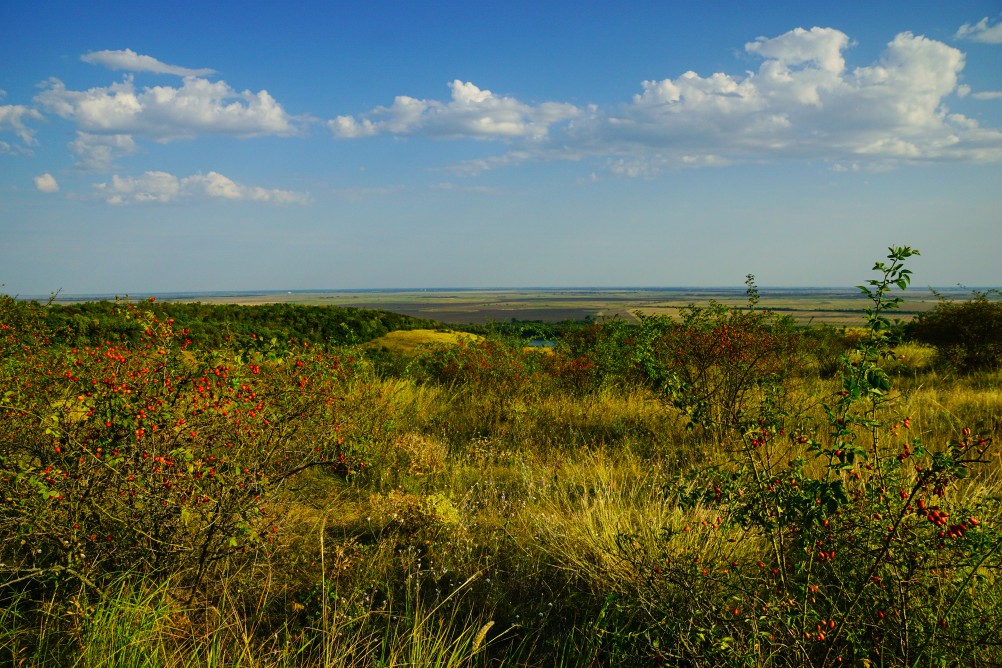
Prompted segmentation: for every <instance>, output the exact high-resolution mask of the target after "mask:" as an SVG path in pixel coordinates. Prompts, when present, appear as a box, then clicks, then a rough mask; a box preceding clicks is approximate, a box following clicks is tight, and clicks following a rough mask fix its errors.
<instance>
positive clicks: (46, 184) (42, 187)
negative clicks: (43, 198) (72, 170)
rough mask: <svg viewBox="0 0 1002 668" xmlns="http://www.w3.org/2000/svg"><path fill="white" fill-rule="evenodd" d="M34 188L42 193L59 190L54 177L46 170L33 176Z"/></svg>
mask: <svg viewBox="0 0 1002 668" xmlns="http://www.w3.org/2000/svg"><path fill="white" fill-rule="evenodd" d="M35 188H37V189H38V191H39V192H43V193H54V192H59V184H58V183H56V177H54V176H52V174H49V173H48V172H46V173H45V174H42V175H40V176H36V177H35Z"/></svg>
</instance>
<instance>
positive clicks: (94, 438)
mask: <svg viewBox="0 0 1002 668" xmlns="http://www.w3.org/2000/svg"><path fill="white" fill-rule="evenodd" d="M114 315H115V317H117V318H120V319H121V320H122V321H123V322H124V323H125V324H126V325H128V326H130V327H138V328H139V330H140V335H139V339H138V341H137V342H136V343H135V344H129V343H120V344H108V345H96V346H88V347H84V348H79V349H78V348H73V349H70V348H60V347H56V346H52V345H48V343H47V341H46V339H45V337H44V330H43V329H42V328H41V327H40V326H39V325H40V323H41V322H42V320H43V319H42V318H41V317H40V313H39V307H37V306H35V305H31V304H22V303H18V302H15V301H13V300H11V299H6V298H5V299H4V300H3V302H0V327H2V328H3V329H2V338H0V361H2V363H0V391H2V402H0V412H2V420H0V498H2V499H3V504H2V510H0V564H2V567H0V572H2V575H3V579H5V580H7V581H8V583H16V582H21V583H26V585H25V586H27V584H31V583H35V584H41V583H46V582H49V583H51V582H59V581H64V582H69V583H71V584H72V583H76V585H80V584H93V583H97V582H99V581H100V580H101V579H102V578H103V577H104V576H105V575H107V574H114V573H121V572H124V571H132V572H135V573H146V574H154V573H156V574H160V575H161V576H164V575H172V576H178V577H179V580H178V582H180V583H182V584H184V585H186V586H188V587H196V586H198V585H199V584H200V582H201V581H202V579H203V578H204V576H205V573H206V571H207V569H209V568H210V567H212V566H213V565H214V564H216V563H217V562H220V561H221V560H226V559H228V558H230V557H232V556H237V555H241V554H245V553H247V551H248V550H251V551H254V550H257V549H259V548H262V547H267V545H268V543H269V542H270V541H271V540H273V539H272V537H271V534H272V533H273V532H274V531H276V527H275V524H274V520H275V515H274V510H273V509H272V508H271V507H269V506H270V504H271V503H272V501H273V496H274V492H275V491H276V489H278V488H279V487H280V486H281V485H282V484H283V483H284V482H286V481H287V480H289V479H291V478H292V477H294V476H295V475H296V474H298V473H300V472H302V471H305V470H307V469H310V468H314V467H320V468H324V469H327V470H330V471H332V472H340V473H342V474H347V473H349V472H350V471H352V470H355V469H357V468H358V467H359V466H362V465H363V464H362V462H361V461H360V459H359V458H360V456H361V455H362V454H363V453H362V452H361V450H362V447H361V446H362V444H364V442H365V440H366V439H367V438H368V436H367V435H366V434H365V433H364V430H363V433H361V434H357V433H356V435H357V436H358V439H353V438H351V437H349V438H348V439H346V438H345V437H346V434H347V432H348V431H349V428H348V426H349V425H346V423H347V422H348V421H347V420H346V418H345V416H344V410H345V407H344V405H343V402H344V397H345V395H346V394H348V393H349V389H350V388H352V387H353V386H356V385H362V383H359V379H360V376H364V374H363V373H361V371H360V369H359V368H358V364H357V362H356V360H354V359H353V358H350V357H347V356H343V355H337V354H331V353H327V352H324V351H321V350H314V349H313V348H311V347H309V346H306V345H304V346H301V347H298V348H296V349H295V350H287V351H283V352H282V353H281V354H276V353H275V352H274V351H270V350H268V349H267V347H263V348H262V349H258V350H253V349H252V350H235V349H234V350H221V351H219V352H217V353H215V354H207V353H206V354H193V353H192V352H191V351H190V350H187V349H186V348H187V346H186V343H185V342H186V340H187V339H186V337H187V334H186V332H184V331H180V332H178V331H175V328H174V326H173V323H172V322H171V321H170V320H167V321H161V320H159V319H158V318H157V316H156V314H155V313H154V312H153V311H152V310H151V309H150V308H149V307H148V306H139V307H135V306H133V305H127V306H126V305H120V306H119V307H118V308H117V309H116V313H115V314H114ZM352 393H353V394H355V395H356V398H357V395H359V394H360V393H361V394H364V390H358V389H355V390H353V391H352ZM352 417H353V418H354V417H355V416H352ZM370 427H371V425H366V426H365V427H364V429H369V428H370ZM0 593H2V592H0ZM6 593H7V594H10V593H11V592H10V591H7V592H6Z"/></svg>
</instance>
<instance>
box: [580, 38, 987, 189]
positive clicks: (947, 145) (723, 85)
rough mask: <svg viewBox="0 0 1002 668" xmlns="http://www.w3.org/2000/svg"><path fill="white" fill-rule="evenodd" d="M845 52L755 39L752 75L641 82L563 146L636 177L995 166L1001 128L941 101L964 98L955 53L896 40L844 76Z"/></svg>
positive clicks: (818, 41) (833, 42)
mask: <svg viewBox="0 0 1002 668" xmlns="http://www.w3.org/2000/svg"><path fill="white" fill-rule="evenodd" d="M849 45H850V40H849V38H848V36H847V35H845V34H843V33H841V32H839V31H837V30H832V29H830V28H812V29H811V30H803V29H797V30H793V31H790V32H788V33H786V34H784V35H781V36H779V37H776V38H774V39H765V38H759V39H757V40H756V41H754V42H751V43H749V44H747V45H746V47H745V48H746V50H747V51H748V52H749V53H751V54H754V55H757V56H761V57H763V58H764V60H763V62H762V63H761V65H760V66H759V68H758V70H757V71H755V72H748V73H746V74H745V75H744V76H733V75H729V74H725V73H721V72H718V73H715V74H712V75H710V76H707V77H703V76H700V75H699V74H697V73H695V72H691V71H690V72H686V73H684V74H682V75H681V76H680V77H678V78H675V79H664V80H661V81H645V82H643V91H642V92H641V93H640V94H638V95H636V96H634V98H633V100H632V102H631V103H630V104H627V105H624V106H622V107H621V108H619V109H618V110H615V111H614V112H613V113H605V114H595V115H592V116H590V117H588V118H585V119H581V120H578V121H574V122H572V123H571V124H570V126H569V130H568V133H569V141H568V144H569V145H570V146H577V147H587V148H588V150H590V151H591V152H592V153H593V154H594V153H598V154H603V155H606V156H608V155H613V156H618V158H617V159H616V160H615V161H613V162H612V163H610V169H611V170H612V171H614V172H617V173H621V174H624V175H636V176H647V175H650V174H652V173H655V172H657V171H658V170H660V169H662V168H664V167H667V166H688V165H713V164H727V163H728V162H730V161H733V160H760V159H778V158H799V159H823V160H834V161H842V160H845V161H853V160H869V161H872V162H873V163H877V162H880V163H884V162H886V161H897V162H901V161H932V160H961V161H971V162H987V161H1002V132H999V131H998V130H995V129H989V128H982V127H980V126H979V124H978V123H977V122H976V121H974V120H973V119H970V118H967V117H964V116H962V115H960V114H951V113H949V111H948V109H947V108H946V106H945V104H944V98H945V97H946V96H948V95H950V94H952V93H954V92H963V89H960V88H958V77H959V75H960V73H961V71H962V70H963V68H964V54H963V53H961V52H960V51H958V50H957V49H954V48H952V47H950V46H948V45H946V44H943V43H942V42H937V41H935V40H931V39H928V38H926V37H922V36H915V35H913V34H911V33H907V32H905V33H901V34H899V35H898V36H897V37H895V38H894V40H893V41H891V42H890V43H889V44H888V45H887V48H886V50H885V51H884V54H883V55H882V56H881V58H880V60H879V61H878V62H876V63H874V64H872V65H870V66H867V67H859V68H856V69H854V70H852V71H848V70H847V69H846V66H845V60H844V58H843V56H842V53H843V51H844V50H845V49H846V48H847V47H848V46H849Z"/></svg>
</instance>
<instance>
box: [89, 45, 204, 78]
mask: <svg viewBox="0 0 1002 668" xmlns="http://www.w3.org/2000/svg"><path fill="white" fill-rule="evenodd" d="M80 60H82V61H84V62H85V63H90V64H92V65H103V66H104V67H107V68H108V69H112V70H127V71H129V72H153V73H154V74H173V75H176V76H179V77H204V76H207V75H209V74H215V73H216V71H215V70H210V69H208V68H199V69H191V68H189V67H179V66H177V65H168V64H167V63H163V62H160V61H159V60H157V59H156V58H153V57H152V56H144V55H142V54H139V53H136V52H135V51H133V50H132V49H122V50H119V51H112V50H108V49H105V50H104V51H92V52H90V53H86V54H84V55H82V56H80Z"/></svg>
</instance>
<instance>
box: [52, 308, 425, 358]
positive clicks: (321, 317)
mask: <svg viewBox="0 0 1002 668" xmlns="http://www.w3.org/2000/svg"><path fill="white" fill-rule="evenodd" d="M116 308H117V306H116V303H114V302H108V301H101V302H84V303H80V304H52V305H50V307H49V308H48V309H46V312H45V318H46V322H47V325H48V328H49V330H50V331H51V332H52V333H53V338H54V339H55V340H57V341H59V342H61V343H67V344H69V345H75V346H77V347H83V346H87V345H103V344H105V343H106V342H111V343H120V342H122V341H130V342H135V341H138V339H139V337H140V335H141V334H142V328H140V327H139V326H138V325H137V324H136V323H135V322H129V321H125V320H122V319H121V318H117V317H115V311H116ZM146 308H148V309H149V310H151V311H152V312H153V313H154V314H155V315H156V317H157V318H158V319H160V320H173V321H174V324H175V325H176V329H177V331H178V332H179V333H180V332H184V335H185V339H187V340H189V341H191V344H190V345H193V346H194V347H196V348H201V349H205V350H209V349H212V348H218V347H221V346H226V345H231V344H236V343H239V344H240V345H249V344H252V343H253V342H256V341H270V340H272V339H275V340H276V341H281V342H287V341H291V342H302V341H310V342H313V343H324V344H333V345H345V344H357V343H363V342H365V341H370V340H372V339H375V338H379V337H380V336H383V335H384V334H386V333H387V332H391V331H394V330H397V329H417V328H431V327H435V326H437V324H438V323H436V322H434V321H431V320H422V319H419V318H412V317H410V316H406V315H400V314H398V313H389V312H386V311H375V310H367V309H357V308H342V307H338V306H307V305H301V304H262V305H257V306H240V305H236V304H202V303H197V302H196V303H186V302H166V303H157V302H146Z"/></svg>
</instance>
